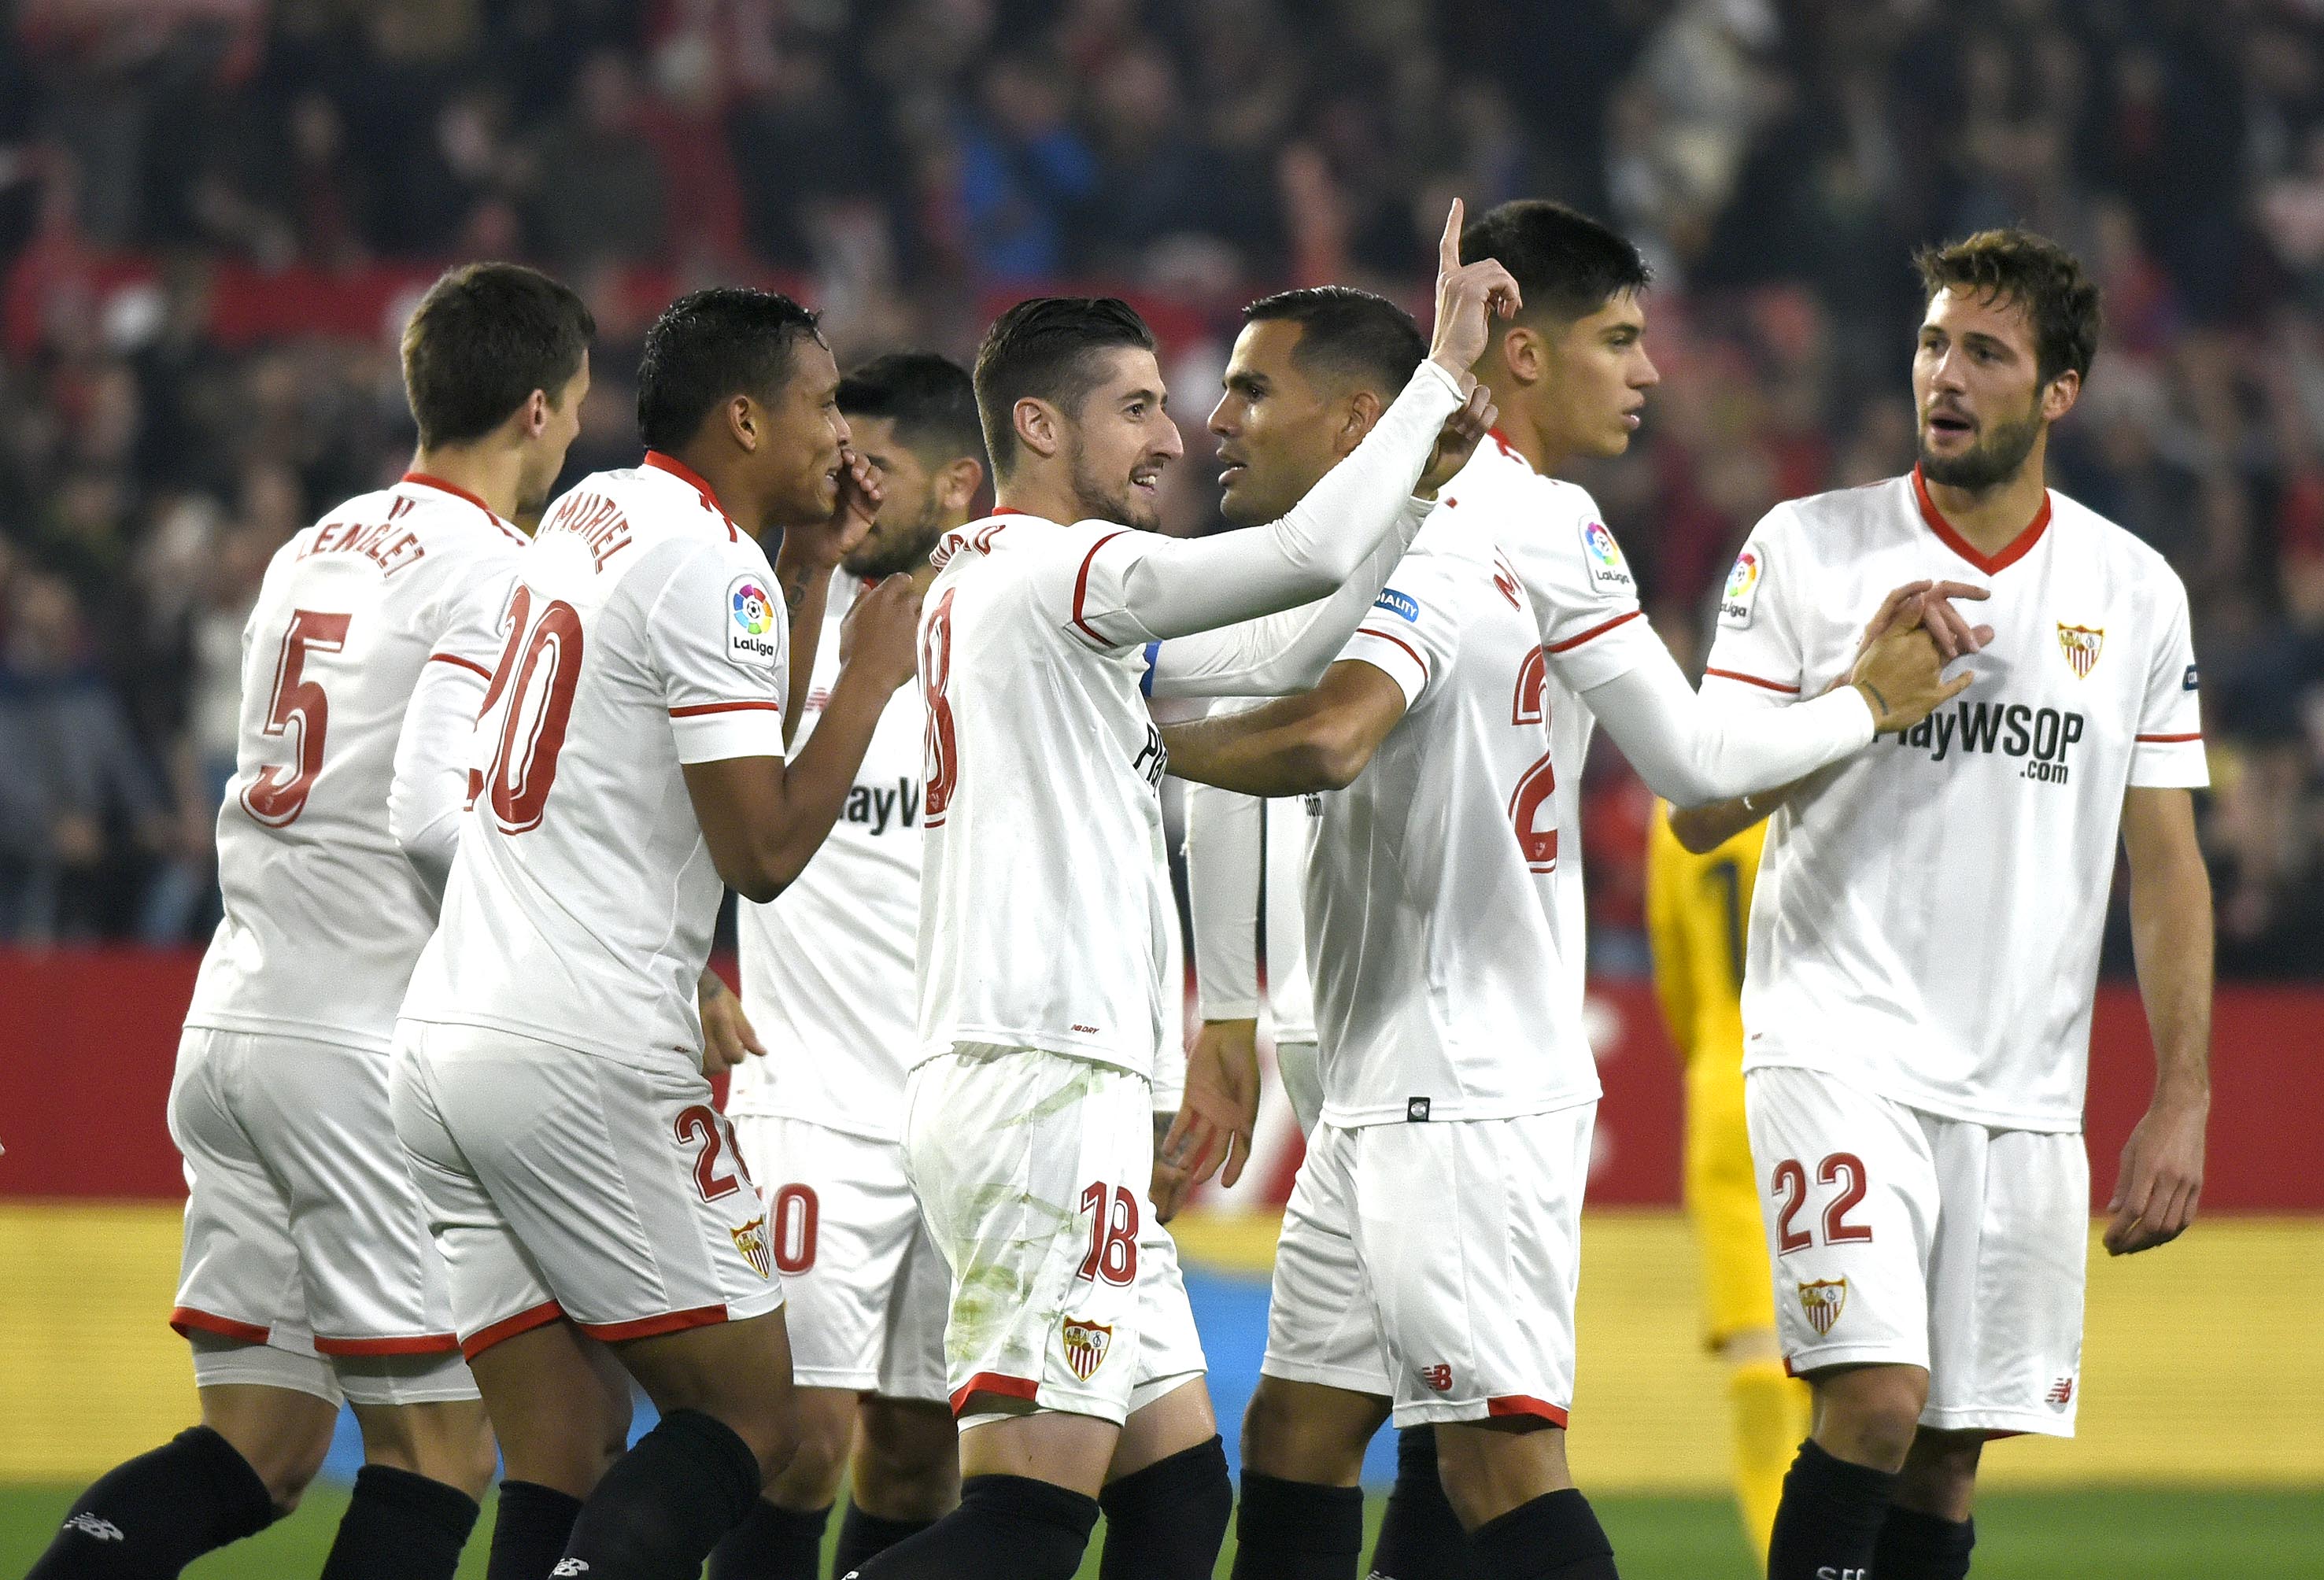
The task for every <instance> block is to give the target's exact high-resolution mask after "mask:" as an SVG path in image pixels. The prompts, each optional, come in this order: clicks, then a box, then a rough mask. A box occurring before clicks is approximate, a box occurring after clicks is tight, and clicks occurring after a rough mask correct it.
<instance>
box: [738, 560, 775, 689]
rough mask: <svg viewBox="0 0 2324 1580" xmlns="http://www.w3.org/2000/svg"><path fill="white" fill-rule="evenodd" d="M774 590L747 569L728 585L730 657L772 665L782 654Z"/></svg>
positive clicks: (765, 666) (750, 663)
mask: <svg viewBox="0 0 2324 1580" xmlns="http://www.w3.org/2000/svg"><path fill="white" fill-rule="evenodd" d="M778 618H779V616H778V615H777V614H776V612H775V599H774V594H772V593H771V592H768V591H767V584H766V583H765V582H763V581H762V580H761V579H760V578H759V577H758V576H756V575H753V574H750V573H748V572H745V573H744V574H742V575H739V576H737V577H735V578H734V579H733V581H732V582H730V583H727V586H726V657H729V658H731V659H733V661H734V662H735V663H737V664H742V665H747V666H750V667H751V668H752V669H772V668H773V667H774V666H775V659H776V658H777V657H779V647H778V644H777V642H776V639H775V621H776V620H777V619H778Z"/></svg>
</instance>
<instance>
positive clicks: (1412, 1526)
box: [1371, 1427, 1478, 1580]
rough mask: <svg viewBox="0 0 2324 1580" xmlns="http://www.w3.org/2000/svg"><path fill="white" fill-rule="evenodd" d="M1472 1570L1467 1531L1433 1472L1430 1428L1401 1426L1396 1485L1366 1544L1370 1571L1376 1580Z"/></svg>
mask: <svg viewBox="0 0 2324 1580" xmlns="http://www.w3.org/2000/svg"><path fill="white" fill-rule="evenodd" d="M1477 1572H1478V1570H1477V1564H1476V1560H1475V1559H1474V1558H1472V1557H1470V1556H1469V1535H1468V1532H1466V1531H1464V1530H1462V1529H1461V1520H1460V1518H1459V1517H1458V1516H1457V1515H1455V1514H1454V1513H1453V1512H1452V1500H1450V1499H1449V1498H1447V1497H1445V1495H1444V1483H1443V1480H1442V1479H1440V1478H1439V1477H1438V1475H1437V1473H1436V1428H1434V1427H1406V1428H1404V1429H1403V1430H1402V1431H1400V1432H1398V1433H1397V1435H1396V1485H1395V1486H1393V1487H1391V1488H1389V1489H1388V1512H1387V1514H1386V1515H1384V1516H1383V1517H1382V1518H1381V1520H1380V1528H1379V1536H1378V1537H1377V1538H1376V1539H1374V1540H1373V1542H1372V1566H1371V1573H1372V1574H1373V1575H1378V1576H1379V1580H1469V1576H1471V1575H1475V1574H1476V1573H1477Z"/></svg>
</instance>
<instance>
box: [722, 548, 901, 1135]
mask: <svg viewBox="0 0 2324 1580" xmlns="http://www.w3.org/2000/svg"><path fill="white" fill-rule="evenodd" d="M861 586H862V583H860V582H858V581H856V580H855V578H853V576H849V575H846V574H844V573H843V574H839V575H835V576H834V577H833V578H832V581H831V601H830V603H829V605H828V607H827V610H826V611H825V615H824V620H823V638H822V641H821V643H820V644H819V645H818V646H817V648H816V655H815V680H814V684H813V689H812V690H811V692H810V693H809V694H808V696H807V701H806V703H805V708H804V711H803V712H801V713H800V715H799V722H798V731H797V733H796V734H795V735H794V736H793V737H792V742H791V744H792V746H793V747H794V749H796V748H798V747H800V746H804V745H805V744H806V742H807V737H808V735H810V734H811V733H813V732H814V730H815V726H816V721H817V720H818V719H820V717H821V716H822V712H823V705H824V703H825V700H826V699H827V697H828V694H829V692H830V688H831V685H832V683H833V682H834V681H835V680H836V679H837V678H838V675H839V637H840V631H839V627H840V621H841V620H842V619H843V618H844V616H845V614H846V612H847V610H848V607H849V606H850V605H851V604H852V603H853V602H854V600H855V596H856V593H857V592H858V590H859V589H860V588H861ZM926 731H927V706H926V705H925V704H924V703H922V702H921V701H920V694H919V688H918V687H917V686H905V687H903V688H901V689H899V691H898V692H897V693H896V694H895V695H894V696H892V697H890V699H889V700H888V706H887V708H886V709H885V710H884V711H883V712H881V715H880V723H879V727H878V728H877V729H876V730H873V731H872V735H871V747H870V749H868V750H866V751H865V752H864V754H863V766H862V767H860V768H858V769H857V770H856V771H855V787H854V788H853V790H851V791H849V792H848V795H847V807H846V810H845V811H844V812H843V813H841V814H840V818H839V821H838V822H836V823H835V824H833V825H832V830H831V834H830V836H829V837H828V838H827V839H825V841H824V842H823V846H822V849H820V850H817V851H816V853H815V856H814V858H813V859H811V860H809V861H808V862H807V869H806V870H805V871H804V872H801V873H800V874H799V875H798V877H797V878H796V879H795V880H793V882H792V883H791V886H789V887H788V888H787V889H785V890H784V891H783V892H782V894H781V895H780V896H778V897H777V898H776V899H774V900H773V901H771V902H770V903H769V904H767V905H752V904H751V903H749V902H748V901H745V902H743V904H742V906H741V909H740V913H739V914H738V915H737V917H736V931H737V934H738V940H737V941H738V942H739V944H740V946H741V953H742V1008H743V1011H744V1013H746V1014H747V1015H749V1016H750V1017H751V1024H752V1026H753V1027H754V1028H756V1030H757V1031H758V1033H759V1038H760V1040H761V1042H763V1043H766V1045H767V1047H768V1049H769V1052H768V1053H767V1056H766V1057H765V1058H763V1059H746V1060H744V1061H742V1064H741V1065H739V1066H737V1067H736V1069H735V1070H734V1074H733V1084H732V1085H731V1086H729V1087H728V1089H727V1095H726V1112H727V1113H729V1114H735V1115H742V1114H750V1115H761V1116H772V1117H777V1118H785V1119H805V1120H809V1121H812V1122H813V1123H815V1124H817V1125H826V1126H828V1127H830V1128H831V1129H834V1130H843V1131H845V1132H847V1133H848V1134H851V1135H862V1136H869V1137H871V1138H872V1139H874V1140H879V1141H891V1142H892V1141H900V1140H901V1139H902V1138H903V1126H904V1075H905V1072H906V1071H907V1070H909V1069H910V1068H911V1066H912V1065H913V1064H914V1063H916V1062H917V1060H915V1059H914V1057H913V1052H914V1050H915V1049H917V1048H918V1046H919V1037H918V1029H917V1028H918V1013H917V1000H916V997H915V994H916V992H917V989H916V987H915V986H914V982H913V974H912V973H913V962H912V951H913V949H914V947H915V945H916V943H917V942H918V933H919V923H920V819H921V812H922V796H921V789H920V783H921V782H920V751H921V746H922V737H923V736H924V735H925V733H926Z"/></svg>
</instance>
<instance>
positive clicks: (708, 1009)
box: [695, 969, 767, 1075]
mask: <svg viewBox="0 0 2324 1580" xmlns="http://www.w3.org/2000/svg"><path fill="white" fill-rule="evenodd" d="M695 993H696V997H697V998H698V999H699V1001H700V1003H701V1006H702V1073H703V1074H705V1075H716V1074H717V1073H718V1072H719V1071H721V1070H732V1069H733V1068H734V1067H735V1066H736V1065H738V1064H740V1063H742V1061H743V1060H744V1059H746V1058H763V1057H765V1055H766V1052H767V1047H766V1044H765V1043H761V1042H760V1041H759V1033H756V1032H754V1031H752V1029H751V1017H750V1016H748V1015H744V1014H743V1013H742V1000H741V999H739V998H737V997H734V990H733V988H731V987H727V986H726V984H725V982H724V979H723V978H720V977H719V975H718V973H717V972H715V971H713V970H708V969H705V970H704V971H703V973H702V980H701V982H700V983H699V984H698V985H697V986H696V989H695Z"/></svg>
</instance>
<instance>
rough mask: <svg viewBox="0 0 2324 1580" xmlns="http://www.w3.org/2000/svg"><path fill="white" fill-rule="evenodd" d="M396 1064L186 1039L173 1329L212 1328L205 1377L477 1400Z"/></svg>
mask: <svg viewBox="0 0 2324 1580" xmlns="http://www.w3.org/2000/svg"><path fill="white" fill-rule="evenodd" d="M388 1070H389V1061H388V1057H387V1055H385V1054H383V1053H377V1052H366V1051H364V1050H363V1049H360V1048H349V1047H346V1046H343V1045H341V1044H338V1043H321V1042H315V1041H312V1040H310V1039H308V1038H303V1037H290V1036H281V1035H275V1034H271V1033H245V1032H226V1031H217V1030H211V1029H207V1028H203V1027H199V1026H189V1027H187V1028H186V1030H185V1032H184V1033H183V1034H182V1035H181V1036H180V1039H179V1042H178V1064H177V1070H176V1074H175V1076H174V1077H173V1079H171V1086H170V1134H171V1138H172V1139H173V1140H175V1141H176V1142H177V1144H178V1150H179V1151H180V1153H183V1154H184V1155H185V1160H186V1184H187V1187H188V1191H189V1194H188V1196H187V1199H186V1233H185V1255H184V1260H183V1262H182V1263H181V1265H180V1274H179V1282H178V1298H177V1302H176V1307H175V1309H173V1310H171V1313H170V1325H171V1327H175V1328H176V1329H177V1330H178V1331H179V1332H180V1333H181V1334H184V1335H185V1336H186V1337H188V1338H189V1339H194V1340H196V1341H197V1342H196V1344H195V1357H196V1367H195V1372H196V1380H197V1382H198V1383H200V1384H201V1385H203V1386H205V1387H208V1386H214V1385H217V1384H219V1383H239V1382H262V1383H267V1384H269V1385H271V1386H276V1387H288V1388H294V1389H297V1390H299V1391H300V1392H308V1393H313V1394H315V1395H316V1396H318V1397H319V1398H324V1399H329V1400H332V1401H334V1402H336V1401H337V1397H338V1396H339V1393H340V1392H341V1390H344V1392H345V1394H346V1397H348V1398H351V1399H354V1400H355V1401H356V1402H358V1403H361V1404H395V1403H417V1402H423V1401H437V1400H449V1399H474V1398H475V1397H476V1384H475V1379H474V1378H472V1377H470V1376H469V1375H468V1369H467V1367H466V1365H465V1364H462V1362H461V1360H460V1357H459V1355H458V1346H457V1341H456V1340H455V1339H454V1337H453V1327H452V1307H451V1295H450V1291H449V1288H448V1285H447V1279H446V1274H445V1267H444V1263H443V1260H442V1258H440V1257H439V1256H438V1255H437V1254H436V1248H435V1246H434V1245H431V1244H430V1243H429V1237H428V1217H427V1210H426V1208H425V1207H424V1206H423V1204H422V1203H421V1201H420V1192H419V1190H418V1189H417V1188H416V1187H415V1186H414V1184H413V1182H412V1178H411V1174H410V1169H409V1168H408V1166H407V1165H406V1162H405V1161H404V1156H403V1147H402V1144H401V1142H399V1141H398V1140H397V1139H396V1135H395V1122H394V1119H393V1116H392V1114H391V1113H390V1111H389V1106H388ZM245 1346H261V1347H263V1348H264V1349H266V1350H268V1351H280V1352H281V1355H282V1357H283V1358H281V1359H276V1358H274V1357H272V1356H271V1355H249V1354H239V1355H238V1354H237V1353H236V1352H237V1350H238V1349H241V1348H244V1347H245Z"/></svg>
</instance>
